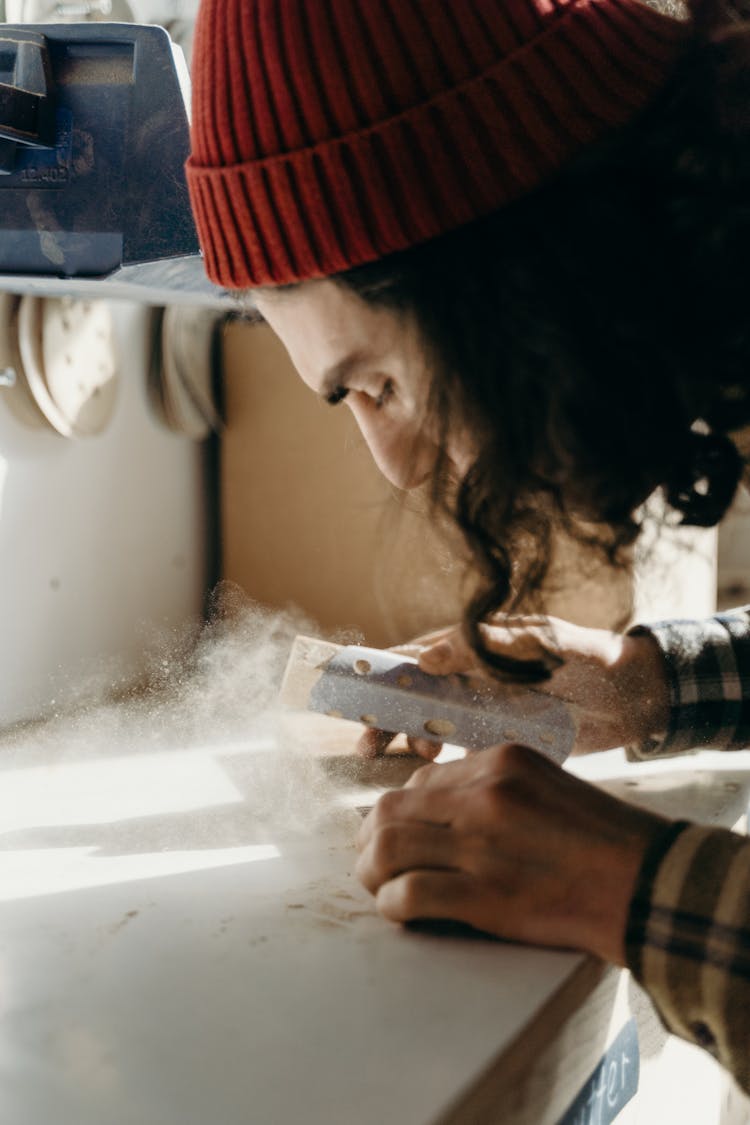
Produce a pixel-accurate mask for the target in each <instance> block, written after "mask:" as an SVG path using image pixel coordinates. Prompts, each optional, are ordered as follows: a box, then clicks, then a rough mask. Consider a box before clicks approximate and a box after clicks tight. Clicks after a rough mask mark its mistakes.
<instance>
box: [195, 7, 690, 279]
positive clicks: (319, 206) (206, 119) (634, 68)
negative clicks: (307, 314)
mask: <svg viewBox="0 0 750 1125" xmlns="http://www.w3.org/2000/svg"><path fill="white" fill-rule="evenodd" d="M684 35H685V25H684V24H683V23H681V22H679V21H677V20H673V19H670V18H668V17H666V16H662V15H659V14H658V13H656V12H655V11H653V10H652V9H651V8H648V7H646V6H645V4H642V3H641V2H640V0H203V5H202V9H201V12H200V15H199V20H198V28H197V32H196V39H195V53H194V63H193V79H194V100H193V153H192V156H191V158H190V160H189V162H188V168H187V174H188V182H189V185H190V191H191V196H192V201H193V208H194V212H195V217H196V221H197V224H198V232H199V235H200V240H201V244H202V246H203V250H204V254H205V263H206V270H207V272H208V275H209V277H210V278H211V279H212V280H213V281H214V282H216V283H217V284H219V285H223V286H226V287H229V288H235V289H237V288H250V287H253V286H259V285H278V284H284V283H287V282H292V281H301V280H306V279H309V278H315V277H325V276H328V275H330V274H333V273H337V272H339V271H341V270H346V269H348V268H350V267H352V266H356V265H361V264H363V263H365V262H369V261H374V260H375V259H378V258H382V257H384V256H385V255H386V254H390V253H392V252H394V251H396V250H404V249H406V248H407V247H410V246H413V245H415V244H416V243H419V242H423V241H426V240H427V239H430V238H434V237H435V236H437V235H440V234H443V233H445V232H447V231H449V230H452V229H455V228H456V227H459V226H461V225H463V224H465V223H469V222H471V221H472V220H473V219H477V218H480V217H482V216H484V215H488V214H489V213H490V212H492V211H495V210H497V209H498V208H499V207H501V206H503V205H504V204H506V203H508V202H510V201H511V200H513V199H515V198H517V197H518V196H521V195H523V194H524V193H526V192H528V191H529V190H530V189H532V188H533V187H535V186H536V185H538V184H539V183H541V182H542V181H544V180H545V179H546V178H548V177H549V176H550V175H551V174H552V173H553V172H554V171H555V170H556V169H558V168H560V167H561V166H562V165H563V164H564V163H565V162H566V161H567V160H568V159H569V158H570V157H571V156H573V155H574V154H575V153H576V152H577V151H579V150H580V149H581V148H583V147H584V146H586V145H588V144H590V143H591V142H593V141H595V140H597V139H598V138H600V137H601V136H602V135H603V134H605V133H606V132H607V131H609V130H610V129H612V128H613V127H616V126H619V125H622V124H624V123H625V122H627V121H628V120H629V119H631V118H632V117H633V116H634V114H635V113H636V112H637V111H638V110H639V109H640V108H641V107H642V106H644V105H645V104H646V103H647V101H648V100H649V99H650V98H651V97H652V96H653V95H654V93H655V92H656V91H657V90H658V89H659V88H660V87H661V86H662V85H663V84H664V82H665V79H666V77H667V75H668V74H669V72H670V70H671V68H672V67H673V64H674V61H675V59H676V57H677V55H678V53H679V50H680V45H681V43H682V41H683V40H684Z"/></svg>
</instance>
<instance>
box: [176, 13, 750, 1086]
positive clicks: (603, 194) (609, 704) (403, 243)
mask: <svg viewBox="0 0 750 1125" xmlns="http://www.w3.org/2000/svg"><path fill="white" fill-rule="evenodd" d="M194 81H195V90H194V125H193V150H192V155H191V158H190V161H189V164H188V179H189V184H190V190H191V195H192V200H193V206H194V212H195V216H196V221H197V225H198V229H199V233H200V238H201V243H202V246H203V250H204V254H205V264H206V269H207V271H208V274H209V276H210V277H211V278H212V280H214V281H215V282H217V283H218V284H220V285H223V286H225V287H228V288H230V289H233V290H236V291H238V293H245V292H246V291H248V290H249V291H252V301H253V304H254V306H255V307H256V308H257V309H258V310H259V312H260V314H261V315H262V316H263V317H264V318H265V320H266V321H267V322H268V323H269V324H270V325H271V327H272V328H273V329H274V330H275V331H276V332H277V333H278V335H279V337H280V338H281V340H282V341H283V342H284V344H285V345H286V347H287V349H288V351H289V353H290V355H291V358H292V360H293V361H294V363H295V365H296V367H297V369H298V371H299V374H300V376H301V377H302V379H303V380H304V381H305V382H306V383H307V384H308V385H309V386H310V387H311V389H312V390H313V391H314V392H315V393H316V394H318V395H320V396H321V397H322V398H323V399H325V400H326V401H327V402H328V403H330V405H331V407H332V408H334V409H350V410H351V411H352V412H353V414H354V417H355V418H356V421H357V423H358V425H359V427H360V429H361V431H362V433H363V435H364V438H365V440H366V441H367V444H368V445H369V448H370V450H371V451H372V454H373V457H374V458H375V460H376V462H377V464H378V465H379V467H380V469H381V470H382V472H383V473H384V474H385V475H386V476H387V477H388V478H389V479H390V480H391V481H392V482H393V483H394V484H396V485H397V486H398V487H399V488H403V489H409V488H413V487H415V486H417V485H424V484H427V486H428V488H429V490H430V493H431V495H432V498H433V502H434V503H435V505H436V506H438V507H440V508H441V509H442V510H444V511H446V512H448V513H449V515H450V516H451V518H452V519H454V520H455V522H456V523H457V525H458V526H459V528H460V529H461V530H462V532H463V535H464V537H465V539H466V542H467V544H468V547H469V549H470V551H471V553H472V556H473V559H474V561H475V563H476V566H477V569H478V572H479V573H480V574H481V576H482V582H481V587H480V588H479V589H478V590H477V592H476V594H475V596H474V597H473V598H472V599H471V601H470V602H469V604H467V606H466V609H465V613H464V618H463V621H462V622H460V623H457V624H456V627H455V628H451V629H447V630H445V632H444V633H442V634H440V635H438V636H436V637H434V638H432V639H431V640H430V641H428V642H426V643H425V644H424V646H423V649H422V653H421V657H420V662H421V664H422V667H423V668H424V669H425V670H426V671H428V672H431V673H433V674H435V675H442V674H447V673H451V672H456V671H466V670H467V669H470V668H471V669H480V670H482V671H483V673H484V674H485V675H487V676H490V677H492V676H506V677H507V676H511V677H515V678H516V679H519V680H524V681H527V682H534V683H536V684H537V685H538V687H539V690H543V691H547V692H550V693H552V694H557V695H559V696H561V697H563V698H566V699H568V700H572V701H574V702H575V703H576V704H577V706H578V708H579V709H580V713H581V715H582V721H581V725H580V730H579V736H578V745H577V750H578V751H579V752H593V751H597V750H603V749H606V748H609V747H613V746H621V745H625V746H627V747H629V750H630V753H631V755H632V756H634V757H653V756H658V755H669V754H675V753H680V752H685V751H688V750H690V749H692V748H694V747H697V746H706V745H708V746H713V747H717V748H721V749H725V750H732V749H737V748H741V747H745V746H747V745H748V743H749V742H750V720H749V719H748V715H750V611H748V609H747V608H740V609H737V610H735V611H732V612H730V613H727V614H723V615H721V616H718V617H714V618H711V619H710V620H698V619H696V620H692V621H680V622H670V621H667V622H662V623H659V624H653V623H652V624H650V625H647V624H645V623H644V624H641V625H639V626H636V627H634V628H631V629H629V630H627V631H625V632H618V631H616V630H615V631H611V632H610V631H606V630H592V629H583V628H578V627H576V626H574V625H572V624H570V623H566V622H563V621H554V620H551V619H550V618H549V617H547V616H546V615H545V612H544V610H545V607H544V600H543V581H544V577H545V572H546V570H547V568H548V565H549V561H550V557H551V552H552V548H553V544H554V538H555V535H556V534H557V532H558V530H559V529H560V528H564V529H565V530H566V531H567V532H568V533H572V534H577V535H579V537H584V536H585V538H586V540H587V542H588V543H589V544H591V545H592V546H593V547H594V548H595V549H596V550H598V551H599V552H600V553H602V554H603V555H604V556H605V557H606V558H607V559H609V560H610V561H611V563H612V565H613V566H616V565H618V564H619V563H620V561H621V559H622V557H623V553H624V552H626V551H627V550H628V548H629V547H630V546H631V545H632V544H633V543H634V542H635V541H636V539H637V537H638V535H639V534H640V533H641V530H642V511H643V505H644V502H645V501H646V500H647V499H648V498H649V497H651V496H653V495H654V494H661V495H662V496H663V498H664V500H665V501H666V503H667V505H668V506H669V507H670V508H671V510H672V512H673V513H674V514H675V515H676V517H677V518H679V519H680V520H682V521H683V522H685V523H686V524H693V525H697V526H712V525H714V524H716V523H718V522H719V521H720V520H721V519H722V517H723V515H724V514H725V512H726V510H727V508H728V507H729V505H730V503H731V501H732V499H733V497H734V495H735V493H736V490H737V488H738V486H739V485H740V482H741V480H742V477H743V474H744V472H745V462H746V457H745V453H744V452H743V441H742V435H743V431H744V430H745V428H746V427H747V425H748V422H750V321H749V319H748V316H747V307H746V306H747V297H746V270H747V262H748V261H750V204H749V203H748V200H750V136H749V134H750V24H748V23H746V22H745V20H744V18H743V13H742V11H741V10H740V9H738V8H735V7H733V6H731V5H730V4H729V3H728V2H723V0H695V2H694V3H693V6H692V7H691V8H690V9H686V10H684V11H682V10H678V7H677V5H675V4H668V5H666V7H665V5H663V4H662V5H659V6H658V7H656V6H651V5H648V4H646V3H643V2H641V0H379V2H377V3H376V2H372V0H284V2H282V0H204V3H203V6H202V10H201V14H200V17H199V25H198V32H197V36H196V44H195V58H194ZM584 529H585V530H584ZM519 607H523V612H521V611H520V608H519ZM532 610H533V614H534V615H533V616H530V613H531V611H532ZM387 737H388V736H383V735H382V734H381V733H379V732H377V731H370V732H367V734H366V735H365V743H364V748H365V749H366V750H369V751H370V752H373V751H376V750H377V749H378V748H382V746H383V744H384V740H385V738H387ZM413 748H414V749H415V750H417V751H418V752H420V753H422V754H423V755H424V756H425V757H429V756H430V755H431V753H432V752H433V751H432V748H431V744H429V743H427V742H416V743H415V744H414V747H413ZM359 845H360V858H359V866H358V872H359V875H360V877H361V879H362V880H363V882H364V883H365V885H366V886H367V887H368V888H369V889H370V890H371V891H372V893H373V894H374V895H376V896H377V904H378V907H379V909H380V910H381V911H382V912H383V914H385V915H386V916H387V917H389V918H392V919H395V920H397V921H408V920H411V919H417V918H432V917H439V918H448V919H454V920H458V921H462V922H467V923H469V924H471V925H473V926H476V927H479V928H480V929H483V930H486V931H489V932H491V933H494V934H498V935H500V936H502V937H506V938H511V939H519V940H523V941H528V942H533V943H537V944H541V945H551V946H567V947H570V948H574V949H581V950H586V951H589V952H591V953H594V954H596V955H598V956H600V957H602V958H605V959H606V960H609V961H611V962H614V963H616V964H619V965H627V966H628V967H629V968H630V969H631V970H632V972H633V973H634V975H635V976H636V977H637V979H638V980H639V981H640V982H641V983H642V984H643V986H644V987H645V989H646V990H647V991H648V992H649V993H650V995H651V997H652V999H653V1001H654V1003H655V1004H656V1006H657V1008H658V1010H659V1012H660V1013H661V1016H662V1018H663V1020H664V1022H665V1024H666V1026H667V1027H668V1028H669V1029H670V1030H671V1031H673V1032H674V1033H675V1034H677V1035H680V1036H682V1037H684V1038H686V1039H689V1040H691V1041H693V1042H695V1043H697V1044H698V1045H699V1046H701V1047H703V1048H705V1049H708V1050H710V1051H711V1052H712V1053H714V1054H715V1055H716V1056H717V1057H718V1058H719V1059H720V1061H721V1062H722V1064H723V1065H724V1066H725V1067H726V1068H728V1070H729V1071H730V1072H731V1073H732V1074H733V1075H734V1076H735V1078H736V1079H737V1081H738V1082H739V1083H740V1085H741V1086H742V1087H743V1088H744V1089H745V1090H746V1091H748V1092H750V1051H749V1050H748V1035H749V1033H750V959H749V957H748V949H750V843H749V842H748V841H747V840H745V839H743V838H742V837H740V836H738V835H735V834H733V833H730V832H728V831H724V830H722V829H717V828H707V827H702V826H699V825H696V824H690V823H684V822H673V821H670V820H669V819H667V818H664V817H660V816H657V815H655V814H652V813H650V812H646V811H644V810H641V809H639V808H636V807H635V806H631V805H629V804H626V803H623V802H621V801H617V800H615V799H614V798H612V797H610V796H608V795H606V794H604V793H603V792H601V791H600V790H598V789H596V788H594V787H593V786H590V785H588V784H586V783H584V782H582V781H579V780H577V779H575V778H574V777H572V776H571V775H570V774H568V773H566V772H565V771H563V770H561V769H559V768H558V767H557V766H554V765H552V764H551V763H550V762H548V761H547V760H546V759H544V758H543V757H541V756H540V755H538V754H537V753H535V752H533V751H531V750H529V749H527V748H524V747H523V746H518V745H505V746H499V747H496V748H494V749H492V750H489V751H486V752H484V753H483V754H480V755H474V756H473V757H469V758H467V759H466V760H464V761H460V762H453V763H449V764H445V765H435V764H428V765H425V767H423V768H422V769H420V770H418V771H417V772H416V774H415V775H414V778H413V779H412V781H411V783H410V784H409V785H408V786H406V787H405V788H404V789H403V790H401V791H399V792H398V793H395V794H389V795H388V797H387V798H386V799H384V800H383V801H382V802H381V803H380V804H379V805H378V806H377V807H376V808H375V810H374V811H373V813H372V814H371V815H370V816H369V817H368V818H367V820H366V821H365V823H364V825H363V828H362V832H361V836H360V840H359ZM708 966H711V967H712V973H711V976H710V981H709V975H708V974H707V973H706V969H707V967H708ZM709 985H710V987H709Z"/></svg>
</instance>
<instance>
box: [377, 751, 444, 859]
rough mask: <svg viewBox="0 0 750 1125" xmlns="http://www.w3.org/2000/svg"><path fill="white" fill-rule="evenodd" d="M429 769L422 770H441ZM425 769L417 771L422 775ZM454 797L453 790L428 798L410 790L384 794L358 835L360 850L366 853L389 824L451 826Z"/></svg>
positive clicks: (435, 793) (431, 766) (428, 796)
mask: <svg viewBox="0 0 750 1125" xmlns="http://www.w3.org/2000/svg"><path fill="white" fill-rule="evenodd" d="M441 768H442V767H441V766H434V765H428V766H423V767H422V769H426V770H434V769H438V770H439V769H441ZM422 769H420V770H417V771H416V772H417V773H421V772H422ZM450 806H451V794H450V791H449V790H444V789H435V790H434V791H431V792H430V793H428V794H426V793H423V792H421V791H418V790H415V789H414V788H412V787H410V786H408V785H407V786H404V788H403V789H391V790H389V791H388V792H387V793H384V794H383V796H382V797H381V798H380V800H379V801H378V803H377V804H376V805H375V807H374V809H373V810H372V811H371V812H370V813H369V814H368V815H367V816H366V817H365V819H364V820H363V821H362V824H361V826H360V829H359V833H358V834H357V847H358V849H359V850H360V852H363V851H364V850H365V848H366V847H367V845H368V844H369V842H370V840H371V839H372V837H373V836H374V835H375V833H376V832H377V831H378V830H379V829H380V828H381V827H383V826H384V825H386V824H403V823H405V822H411V823H414V824H432V825H438V826H439V825H445V824H448V823H449V822H450V819H451V815H450Z"/></svg>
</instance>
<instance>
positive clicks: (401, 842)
mask: <svg viewBox="0 0 750 1125" xmlns="http://www.w3.org/2000/svg"><path fill="white" fill-rule="evenodd" d="M455 858H456V850H455V847H454V845H453V842H452V834H451V831H450V829H449V828H448V827H447V826H445V825H438V824H422V823H418V822H413V823H399V822H390V823H388V824H384V825H382V826H381V827H380V828H378V829H377V830H376V831H375V832H374V833H373V835H372V836H371V837H370V840H369V842H368V845H367V847H366V848H365V849H364V851H363V852H362V853H361V855H360V857H359V859H358V860H357V866H356V872H357V876H358V878H359V879H360V880H361V882H362V883H363V884H364V885H365V887H367V889H368V891H370V893H371V894H375V893H376V892H377V890H378V888H379V887H381V886H382V885H383V884H384V883H387V882H389V881H390V880H391V879H394V878H395V877H396V876H398V875H401V874H403V873H404V872H406V871H411V870H414V869H420V870H421V869H427V868H438V869H443V868H445V869H449V868H452V867H455V866H456V864H455Z"/></svg>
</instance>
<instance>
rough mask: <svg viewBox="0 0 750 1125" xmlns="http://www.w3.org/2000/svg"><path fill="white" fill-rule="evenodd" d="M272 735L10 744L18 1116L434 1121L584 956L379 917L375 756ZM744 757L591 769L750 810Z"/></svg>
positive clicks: (7, 1116)
mask: <svg viewBox="0 0 750 1125" xmlns="http://www.w3.org/2000/svg"><path fill="white" fill-rule="evenodd" d="M274 753H275V751H274V750H273V748H272V747H269V746H266V747H264V746H263V745H262V744H261V743H255V744H253V743H251V744H247V745H242V744H237V743H233V744H225V745H219V746H213V747H212V746H201V747H197V748H193V749H190V750H180V749H159V748H158V747H157V748H154V747H145V748H144V747H140V746H137V745H134V746H132V747H131V748H130V749H129V750H128V751H127V752H125V751H124V749H123V747H122V746H121V745H120V746H118V747H117V748H116V750H115V752H113V751H112V749H111V747H110V749H109V750H107V748H106V745H105V748H104V749H101V750H100V749H97V748H94V747H88V748H86V749H81V748H80V747H79V748H78V750H77V751H76V753H75V754H73V755H71V754H67V755H64V756H62V757H61V756H59V755H57V754H56V753H55V748H54V743H50V742H49V740H47V741H45V742H44V744H43V745H40V746H39V747H35V746H34V744H33V740H32V741H31V742H30V741H29V740H28V739H27V740H26V744H25V746H24V749H23V752H9V753H6V754H5V755H4V756H0V1012H1V1013H2V1018H1V1020H0V1123H2V1125H209V1123H211V1125H240V1123H242V1125H247V1123H253V1125H254V1123H258V1125H286V1123H292V1122H296V1121H297V1120H304V1121H305V1123H306V1125H324V1123H325V1125H337V1123H339V1122H340V1123H342V1125H343V1123H347V1125H350V1123H355V1122H356V1123H357V1125H370V1123H372V1125H382V1122H384V1121H394V1122H398V1123H399V1125H401V1123H413V1125H420V1123H425V1125H426V1123H428V1122H431V1121H433V1120H434V1119H435V1118H436V1116H437V1115H438V1114H439V1113H440V1112H441V1111H443V1110H444V1109H445V1108H446V1106H448V1105H449V1104H450V1103H452V1102H453V1101H454V1100H455V1099H456V1098H457V1097H459V1096H460V1093H461V1091H462V1090H463V1089H465V1088H466V1087H468V1086H469V1085H471V1083H472V1082H473V1081H474V1080H475V1079H476V1078H477V1077H478V1076H479V1075H480V1074H481V1073H482V1071H484V1070H485V1069H486V1068H487V1067H488V1065H489V1064H490V1063H491V1062H492V1060H493V1059H495V1058H496V1057H497V1056H498V1055H499V1054H500V1053H501V1052H502V1050H503V1048H504V1047H505V1046H506V1045H508V1044H509V1043H510V1042H511V1041H512V1040H513V1039H514V1038H515V1037H516V1036H517V1035H518V1033H519V1031H520V1029H521V1028H522V1027H523V1026H524V1025H525V1024H526V1023H527V1022H528V1021H529V1020H530V1019H532V1017H533V1016H534V1014H535V1012H537V1011H538V1010H539V1008H540V1007H541V1006H542V1005H544V1004H545V1003H546V1002H547V1001H548V1000H549V998H550V997H551V996H552V995H553V994H554V993H555V991H556V990H557V989H559V988H560V986H561V985H562V984H563V983H564V982H565V981H566V980H567V979H569V978H570V976H571V974H573V972H574V971H575V970H576V968H577V967H578V966H580V965H581V958H580V957H579V956H577V955H574V954H569V953H564V952H554V951H540V950H532V949H526V948H520V947H517V946H513V945H507V944H503V943H498V942H493V941H490V940H484V939H480V938H477V939H467V938H459V937H446V936H444V935H440V936H437V935H434V934H427V933H417V932H411V931H407V930H404V929H401V928H398V927H395V926H393V925H391V924H389V923H388V922H386V921H384V920H383V919H381V918H379V917H378V916H377V915H376V914H375V912H374V910H373V907H372V902H371V900H370V898H369V896H368V895H367V894H366V892H364V890H363V889H362V888H361V887H360V885H359V884H358V883H357V881H356V879H355V878H354V877H353V875H352V869H353V868H352V865H353V862H354V859H355V852H354V849H353V844H352V840H353V835H354V832H355V831H356V825H357V823H358V821H359V816H358V814H357V813H356V812H355V811H354V810H353V808H352V807H351V806H352V805H356V804H357V803H360V802H364V800H365V798H366V796H367V794H366V793H365V790H363V788H362V783H363V777H362V776H358V775H357V773H356V769H355V768H354V767H352V766H351V762H350V763H349V766H350V767H351V768H348V777H347V778H346V779H345V780H344V781H341V780H339V781H338V782H335V783H334V782H333V781H332V780H331V779H330V776H328V774H327V773H326V775H325V777H324V776H323V775H322V773H321V772H320V770H319V766H318V765H317V764H316V766H315V771H314V772H310V773H307V772H306V767H305V769H303V770H302V777H301V781H302V790H301V791H300V789H299V786H298V784H297V783H298V782H299V781H300V778H299V777H297V778H295V777H294V776H293V775H289V777H288V786H287V787H285V785H284V784H283V782H282V781H281V779H282V778H283V777H284V776H286V775H285V771H287V770H288V769H289V765H290V763H289V762H286V761H285V762H284V763H277V764H274V763H273V755H274ZM745 758H746V756H745V755H742V756H741V757H734V758H733V759H731V758H730V756H729V755H726V756H723V757H721V756H718V755H709V756H708V758H707V759H706V761H705V762H702V763H700V764H698V763H697V762H696V761H695V760H693V761H692V762H691V763H690V764H689V768H688V769H686V768H685V766H684V763H682V764H680V766H678V767H675V766H674V764H672V765H670V766H668V767H667V768H666V769H665V768H664V766H663V765H658V766H656V767H651V766H649V767H639V772H637V773H634V772H633V771H632V767H627V766H623V763H622V761H621V759H620V758H618V757H617V756H616V755H615V756H614V757H613V756H612V755H610V756H607V758H606V760H605V758H604V756H600V760H599V761H598V762H595V763H593V764H592V763H589V762H587V763H580V764H576V767H575V768H576V769H577V770H578V772H584V773H585V772H587V770H588V771H589V772H591V773H593V774H596V773H597V772H598V773H599V774H601V775H602V776H607V775H609V776H610V777H611V776H613V775H614V776H615V777H617V776H618V775H621V774H623V772H625V773H627V780H628V781H629V782H632V781H633V780H634V779H638V786H639V788H633V787H632V786H630V787H629V788H628V789H627V795H628V796H631V797H634V798H635V799H641V800H644V801H645V802H646V803H649V802H651V801H656V803H657V804H662V805H663V804H664V803H665V802H666V805H667V806H668V808H667V811H669V812H671V811H673V809H672V808H670V807H669V805H670V801H671V803H672V805H673V806H674V807H675V810H676V811H677V812H678V813H683V812H685V811H690V810H691V809H692V811H693V815H696V817H698V818H699V819H705V820H709V821H710V820H716V821H717V822H722V823H733V822H734V821H735V820H736V819H737V817H738V816H739V815H740V813H741V812H742V811H743V809H744V808H746V806H747V796H748V779H749V778H750V771H748V769H747V761H746V760H745ZM269 769H270V770H271V773H269ZM681 769H682V770H683V772H682V773H680V770H681ZM274 770H275V771H276V772H275V773H274ZM675 770H676V772H675ZM323 772H325V771H323ZM339 772H342V771H339ZM343 773H344V774H347V770H344V771H343ZM365 773H367V770H365ZM370 773H371V771H370ZM668 777H671V778H672V781H671V782H670V781H668ZM675 777H676V778H677V780H676V781H675V780H674V779H675ZM269 779H270V781H269ZM364 780H365V781H366V780H367V779H366V777H365V778H364ZM370 781H372V776H371V777H370ZM623 784H624V783H623V782H620V781H614V782H613V783H612V785H613V786H614V787H615V788H617V786H618V785H619V786H622V785H623ZM366 788H367V786H365V789H366ZM264 793H265V796H266V798H268V799H267V800H266V802H265V803H264V800H262V799H261V798H262V797H263V795H264ZM290 794H291V796H290ZM305 794H306V795H307V797H308V798H309V800H306V799H305ZM372 795H373V791H372V788H370V796H369V799H370V800H371V799H372ZM300 801H302V804H304V807H305V809H306V810H307V812H306V815H305V816H302V817H300V818H299V820H298V821H297V822H295V818H294V816H293V815H292V814H293V811H294V806H295V803H296V805H297V806H298V807H302V805H301V804H300ZM347 806H348V807H347ZM678 806H679V807H678Z"/></svg>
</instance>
